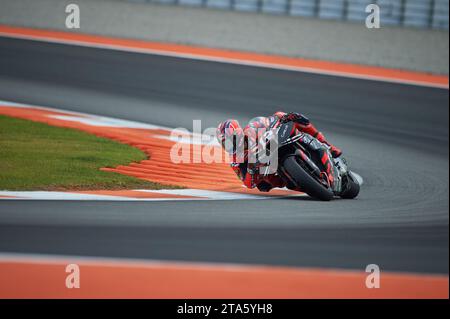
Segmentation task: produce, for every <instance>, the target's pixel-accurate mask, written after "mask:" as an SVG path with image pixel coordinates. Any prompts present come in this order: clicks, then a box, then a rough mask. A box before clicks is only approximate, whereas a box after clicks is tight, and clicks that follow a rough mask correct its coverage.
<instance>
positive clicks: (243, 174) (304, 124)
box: [216, 112, 342, 192]
mask: <svg viewBox="0 0 450 319" xmlns="http://www.w3.org/2000/svg"><path fill="white" fill-rule="evenodd" d="M278 120H282V121H292V122H294V123H295V128H296V129H297V130H299V131H301V132H305V133H307V134H309V135H311V136H313V137H315V138H317V139H318V140H319V141H320V142H322V143H325V144H327V145H328V146H329V147H330V151H331V154H332V156H333V157H334V158H337V157H339V156H340V155H341V154H342V151H341V150H340V149H338V148H337V147H335V146H334V145H332V144H330V143H329V142H328V141H327V140H326V139H325V136H324V135H323V134H322V133H321V132H319V131H318V130H317V129H316V128H315V127H314V125H313V124H312V123H311V122H310V121H309V119H308V118H307V117H305V116H304V115H302V114H299V113H295V112H293V113H284V112H276V113H275V114H273V115H271V116H269V117H262V116H260V117H256V118H253V119H252V120H250V121H249V123H248V124H247V126H246V127H245V128H244V129H242V128H241V126H240V125H239V122H238V121H236V120H233V119H229V120H226V121H224V122H222V123H220V124H219V126H218V127H217V132H216V137H217V139H218V141H219V143H220V144H221V145H222V147H224V148H225V150H226V151H227V152H228V153H229V154H230V155H232V156H233V162H232V163H231V167H232V169H233V170H234V172H235V173H236V174H237V176H238V177H239V178H240V179H241V180H242V182H243V183H244V185H245V186H246V187H248V188H255V187H257V188H258V189H259V190H260V191H263V192H268V191H270V190H271V189H272V188H274V187H284V186H287V187H288V188H291V189H295V187H294V186H292V185H286V183H285V182H284V181H283V180H282V179H281V178H280V177H279V176H278V175H274V174H271V175H266V176H264V175H260V174H259V172H258V169H257V167H256V166H255V165H254V164H252V163H249V162H248V139H255V138H256V135H257V133H256V130H257V129H267V128H268V127H269V126H270V125H271V124H272V123H273V122H274V121H278ZM233 136H234V137H235V138H236V143H235V144H233V143H232V145H233V147H231V148H230V147H229V146H228V143H225V141H226V140H227V139H229V138H233ZM239 147H243V148H244V157H243V158H238V155H237V154H236V150H237V149H239Z"/></svg>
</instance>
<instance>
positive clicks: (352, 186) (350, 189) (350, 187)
mask: <svg viewBox="0 0 450 319" xmlns="http://www.w3.org/2000/svg"><path fill="white" fill-rule="evenodd" d="M359 188H360V186H359V183H358V182H356V181H354V180H353V177H352V176H351V175H347V185H346V190H345V191H343V192H342V193H341V194H340V197H342V198H345V199H353V198H355V197H356V196H358V194H359Z"/></svg>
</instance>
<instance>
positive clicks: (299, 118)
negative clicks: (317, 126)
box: [281, 112, 310, 125]
mask: <svg viewBox="0 0 450 319" xmlns="http://www.w3.org/2000/svg"><path fill="white" fill-rule="evenodd" d="M287 122H296V123H299V124H302V125H308V124H309V123H310V122H309V119H308V118H307V117H306V116H303V115H302V114H300V113H297V112H291V113H287V114H285V115H283V117H282V118H281V123H287Z"/></svg>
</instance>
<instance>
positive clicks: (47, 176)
mask: <svg viewBox="0 0 450 319" xmlns="http://www.w3.org/2000/svg"><path fill="white" fill-rule="evenodd" d="M144 159H146V155H145V154H144V153H143V152H142V151H140V150H138V149H136V148H134V147H131V146H128V145H125V144H121V143H118V142H115V141H112V140H109V139H105V138H100V137H97V136H94V135H91V134H88V133H85V132H81V131H78V130H72V129H66V128H60V127H54V126H49V125H47V124H43V123H38V122H33V121H27V120H22V119H16V118H11V117H7V116H2V115H0V190H100V189H161V188H178V187H175V186H170V185H161V184H158V183H153V182H148V181H144V180H140V179H137V178H134V177H130V176H125V175H121V174H118V173H113V172H104V171H101V170H100V168H101V167H116V166H118V165H128V164H129V163H131V162H138V161H141V160H144Z"/></svg>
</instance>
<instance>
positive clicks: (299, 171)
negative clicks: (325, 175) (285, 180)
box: [283, 156, 334, 201]
mask: <svg viewBox="0 0 450 319" xmlns="http://www.w3.org/2000/svg"><path fill="white" fill-rule="evenodd" d="M283 167H284V169H285V170H286V173H287V174H288V175H289V176H290V177H291V178H292V179H293V181H294V183H295V184H296V185H297V186H298V187H300V189H302V190H303V191H304V192H305V193H307V194H308V195H309V196H311V197H314V198H317V199H320V200H323V201H330V200H331V199H333V197H334V194H333V192H332V191H331V190H329V189H326V188H325V187H324V186H323V185H321V184H320V183H319V182H318V181H317V180H315V179H314V178H313V177H312V176H311V175H309V174H308V173H307V172H306V171H305V170H304V169H303V167H301V166H300V164H299V163H298V162H297V159H296V158H295V156H289V157H288V158H286V159H285V161H284V163H283Z"/></svg>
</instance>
